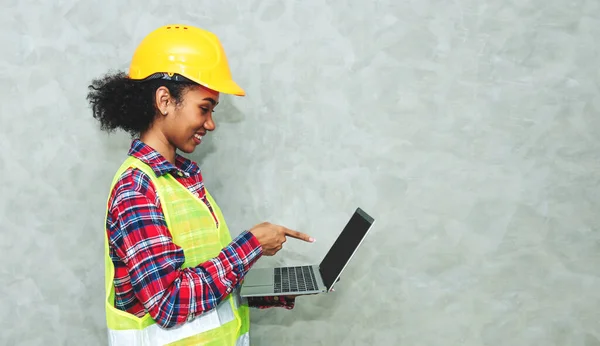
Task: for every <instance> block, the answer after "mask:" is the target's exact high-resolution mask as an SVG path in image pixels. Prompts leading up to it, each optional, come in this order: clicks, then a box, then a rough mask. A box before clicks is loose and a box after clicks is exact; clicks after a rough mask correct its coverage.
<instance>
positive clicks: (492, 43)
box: [0, 0, 600, 346]
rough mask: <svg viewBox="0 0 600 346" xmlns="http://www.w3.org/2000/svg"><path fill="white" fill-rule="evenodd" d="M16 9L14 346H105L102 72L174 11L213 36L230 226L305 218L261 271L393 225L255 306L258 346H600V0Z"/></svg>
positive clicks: (8, 242) (2, 109)
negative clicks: (95, 99)
mask: <svg viewBox="0 0 600 346" xmlns="http://www.w3.org/2000/svg"><path fill="white" fill-rule="evenodd" d="M43 3H44V4H42V2H38V1H19V2H17V1H14V0H13V1H11V0H8V1H7V0H4V1H3V2H2V10H1V11H0V29H1V30H0V44H1V46H2V57H1V58H0V95H1V98H2V102H0V115H1V118H0V148H1V150H0V155H1V156H0V157H1V160H0V171H1V172H2V173H1V174H2V179H1V180H0V190H1V192H2V197H1V198H0V229H1V238H0V239H1V240H0V259H1V263H2V266H1V267H0V275H1V276H0V287H1V290H2V293H1V294H0V307H1V308H0V325H1V326H2V330H1V332H0V344H1V345H103V344H105V343H106V336H105V327H104V310H103V306H102V297H103V294H104V290H103V274H104V272H103V258H102V255H103V218H104V208H105V200H106V196H107V193H108V187H109V183H110V180H111V178H112V176H113V174H114V171H115V170H116V168H117V167H118V166H119V164H120V163H121V162H122V160H123V159H124V157H125V154H126V150H127V149H128V147H129V138H128V136H127V135H125V134H122V133H120V134H115V135H111V136H108V135H105V134H103V133H101V132H100V131H99V128H98V125H97V124H96V123H95V122H94V120H93V119H92V116H91V112H90V110H89V109H88V106H87V103H86V101H85V95H86V87H87V85H88V83H89V82H90V81H91V79H92V78H94V77H97V76H99V75H101V74H102V73H104V72H106V71H108V70H109V69H122V70H123V69H126V68H127V65H128V62H129V59H130V57H131V54H132V52H133V49H134V48H135V46H136V45H137V43H138V42H139V41H140V40H141V38H142V37H143V36H144V35H145V34H147V33H148V32H149V31H150V30H152V29H154V28H155V27H157V26H160V25H163V24H167V23H173V22H183V23H186V24H192V25H197V26H201V27H204V28H207V29H209V30H211V31H213V32H215V33H216V34H217V35H218V36H219V37H220V38H221V40H222V42H223V44H224V45H225V48H226V51H227V54H228V57H229V60H230V63H231V68H232V71H233V74H234V76H235V78H236V79H237V81H238V82H239V83H240V84H241V85H242V86H243V87H244V88H246V91H247V93H248V95H247V97H245V98H232V97H223V98H222V105H220V106H219V107H218V112H217V113H216V116H217V119H218V120H217V124H218V129H217V131H216V132H214V133H213V134H211V135H210V136H209V137H208V140H207V141H206V142H205V143H204V144H203V145H202V146H201V148H200V149H199V151H198V152H196V153H194V154H193V155H192V158H193V159H196V160H198V161H200V162H201V166H202V168H203V172H204V175H205V179H206V184H207V186H208V188H209V189H210V190H211V191H212V193H213V194H214V195H215V197H216V199H217V200H218V202H219V203H220V205H221V207H222V209H223V211H224V212H225V214H226V217H227V221H228V223H229V225H230V228H231V229H232V233H234V235H236V234H237V233H239V232H240V231H241V230H243V229H245V228H249V227H251V226H253V225H254V224H256V223H258V222H261V221H264V220H268V221H271V222H276V223H282V224H284V225H287V226H289V227H291V228H295V229H298V230H302V231H305V232H307V233H310V234H312V235H314V236H315V237H316V238H317V242H316V243H315V244H303V243H300V242H298V241H289V242H288V243H286V245H287V246H286V247H285V249H284V250H283V251H282V252H281V253H280V254H279V255H278V256H276V257H274V258H265V259H263V260H261V261H260V262H259V263H258V264H257V265H258V266H267V265H272V264H278V263H283V264H301V263H304V262H307V261H308V262H317V261H319V260H320V259H321V257H322V256H323V255H324V254H325V252H326V251H327V249H328V247H329V246H330V245H331V243H332V242H333V241H334V239H335V237H336V236H337V234H338V232H339V231H340V230H341V228H342V226H343V225H344V223H345V222H346V220H347V218H348V217H349V215H350V213H351V212H352V211H353V210H354V208H356V207H357V206H360V207H362V208H364V209H365V210H366V211H368V212H369V213H371V214H372V215H373V216H374V217H375V218H376V219H377V221H376V227H375V228H374V229H373V232H372V233H371V235H370V237H369V238H368V239H367V241H366V242H365V243H364V246H363V247H362V248H361V249H360V251H359V252H358V254H357V255H356V257H355V260H354V261H353V262H352V263H351V265H350V267H349V268H348V270H347V272H346V273H345V275H344V276H343V277H342V280H341V281H340V283H339V286H338V287H337V289H336V292H335V293H333V294H330V295H323V296H316V297H306V298H300V299H298V304H297V307H296V308H295V309H294V310H292V311H285V310H280V309H277V310H273V309H272V310H267V311H257V310H254V311H253V312H252V329H251V333H252V341H253V344H254V345H432V346H434V345H435V346H438V345H443V346H447V345H498V346H503V345H506V346H509V345H510V346H514V345H543V346H552V345H569V346H579V345H581V346H599V345H600V323H599V317H598V316H599V312H598V311H600V233H599V222H600V216H598V215H599V214H598V207H599V206H600V203H599V198H600V186H599V183H600V178H599V176H598V171H599V168H600V167H599V166H600V164H599V160H598V154H599V153H600V139H599V138H600V136H599V135H600V133H599V131H600V118H599V116H598V111H599V110H600V95H599V85H600V83H599V82H600V78H599V73H598V71H599V66H600V62H599V60H598V57H599V54H600V51H599V48H600V43H598V37H599V36H600V2H598V1H596V0H589V1H585V0H573V1H558V0H535V1H534V0H529V1H527V0H525V1H505V0H486V1H476V0H459V1H441V0H438V1H434V0H406V1H396V0H379V1H352V2H351V1H341V0H340V1H330V0H329V1H325V0H323V1H318V0H306V1H210V2H209V1H203V2H200V1H176V2H165V1H141V0H136V1H117V0H108V1H104V2H103V3H101V2H98V1H95V2H93V1H89V0H87V1H75V0H64V1H53V2H51V1H46V2H43Z"/></svg>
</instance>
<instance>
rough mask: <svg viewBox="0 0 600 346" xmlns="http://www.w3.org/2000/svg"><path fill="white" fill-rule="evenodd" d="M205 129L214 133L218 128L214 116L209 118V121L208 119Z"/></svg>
mask: <svg viewBox="0 0 600 346" xmlns="http://www.w3.org/2000/svg"><path fill="white" fill-rule="evenodd" d="M204 128H205V129H206V130H207V131H214V129H215V128H216V125H215V122H214V121H213V118H212V114H211V115H209V116H208V119H206V122H205V123H204Z"/></svg>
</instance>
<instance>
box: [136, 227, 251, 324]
mask: <svg viewBox="0 0 600 346" xmlns="http://www.w3.org/2000/svg"><path fill="white" fill-rule="evenodd" d="M255 242H256V239H255V238H254V237H253V236H252V235H251V234H248V233H246V232H244V233H242V234H241V235H240V236H238V237H237V238H236V239H235V240H234V241H233V242H232V243H231V244H229V246H227V247H225V248H224V249H223V250H222V251H221V252H220V253H219V255H218V256H217V257H215V258H213V259H211V260H209V261H207V262H205V263H202V264H200V265H198V266H197V267H191V268H185V269H180V270H176V271H173V273H172V274H171V275H172V276H173V277H174V279H173V280H171V278H170V277H169V275H167V276H165V277H164V281H165V283H168V286H167V287H166V289H165V290H164V291H162V294H161V295H160V298H159V299H157V300H156V301H155V302H152V300H147V304H145V305H146V307H147V309H148V311H149V313H150V315H151V316H152V318H153V319H154V320H155V321H156V322H157V323H158V324H159V325H161V326H163V327H165V328H169V327H173V326H176V325H178V324H181V323H184V322H186V321H187V319H188V318H189V317H193V316H195V315H200V314H202V313H204V312H206V311H210V310H212V309H213V308H215V306H216V305H217V304H219V303H220V302H221V301H222V300H223V299H224V298H225V297H227V295H229V294H230V293H231V292H232V291H233V289H234V288H235V286H236V285H237V284H238V283H239V282H240V281H241V280H242V279H243V277H244V275H245V274H246V272H247V271H248V269H249V268H250V267H251V266H252V264H253V263H254V262H255V261H256V260H257V259H258V258H259V257H260V256H261V250H260V246H259V245H258V243H257V242H256V243H255ZM139 291H143V289H141V290H139Z"/></svg>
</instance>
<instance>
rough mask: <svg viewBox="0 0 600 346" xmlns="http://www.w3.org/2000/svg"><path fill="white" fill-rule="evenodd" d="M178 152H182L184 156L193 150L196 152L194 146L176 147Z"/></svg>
mask: <svg viewBox="0 0 600 346" xmlns="http://www.w3.org/2000/svg"><path fill="white" fill-rule="evenodd" d="M178 149H179V151H181V152H184V153H186V154H191V153H193V152H194V150H196V146H195V145H183V146H180V147H178Z"/></svg>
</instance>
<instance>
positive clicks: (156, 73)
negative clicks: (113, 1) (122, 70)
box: [129, 24, 246, 96]
mask: <svg viewBox="0 0 600 346" xmlns="http://www.w3.org/2000/svg"><path fill="white" fill-rule="evenodd" d="M181 77H183V78H181ZM129 78H131V79H136V80H142V79H150V78H163V79H172V80H185V79H186V78H187V79H189V80H191V81H193V82H196V83H198V84H200V85H203V86H205V87H207V88H209V89H212V90H215V91H218V92H221V93H224V94H232V95H237V96H244V95H246V93H245V91H244V90H243V89H242V88H241V87H240V86H239V85H238V84H237V83H236V82H235V81H234V80H233V78H232V77H231V71H230V70H229V64H228V62H227V57H226V56H225V51H224V49H223V46H222V45H221V42H220V41H219V38H218V37H217V36H216V35H215V34H213V33H212V32H209V31H206V30H204V29H200V28H196V27H193V26H190V25H180V24H173V25H165V26H162V27H160V28H158V29H156V30H154V31H152V32H151V33H150V34H148V35H147V36H146V37H145V38H144V39H143V40H142V42H141V43H140V44H139V45H138V47H137V48H136V50H135V52H134V54H133V58H132V60H131V65H130V66H129Z"/></svg>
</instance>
